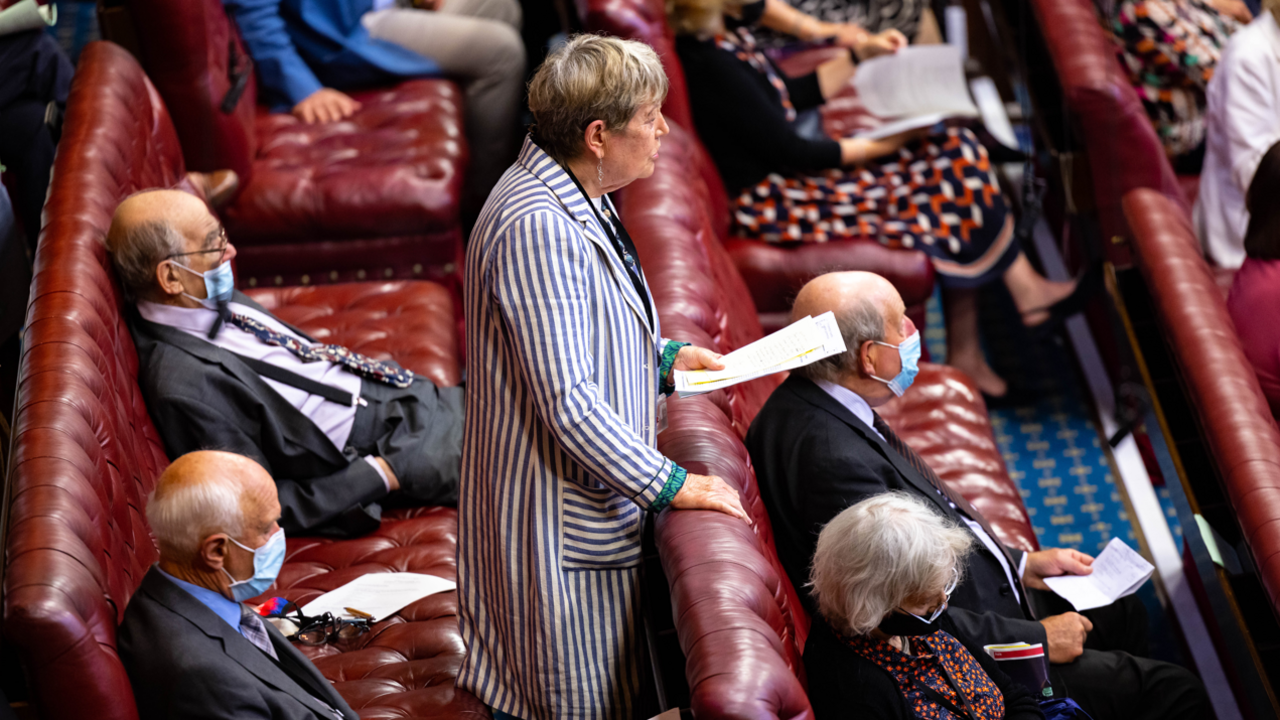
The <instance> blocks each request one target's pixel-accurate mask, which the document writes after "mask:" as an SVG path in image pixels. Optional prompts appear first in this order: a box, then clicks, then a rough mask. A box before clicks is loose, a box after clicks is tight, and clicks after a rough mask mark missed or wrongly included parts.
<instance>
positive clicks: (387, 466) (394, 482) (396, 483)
mask: <svg viewBox="0 0 1280 720" xmlns="http://www.w3.org/2000/svg"><path fill="white" fill-rule="evenodd" d="M374 460H376V461H377V462H378V467H380V468H382V472H383V473H384V474H386V476H387V484H388V485H389V486H390V487H391V492H395V491H396V490H399V489H400V478H398V477H396V471H395V470H392V469H391V463H389V462H387V461H386V460H383V459H382V458H380V457H375V458H374ZM677 495H678V493H677Z"/></svg>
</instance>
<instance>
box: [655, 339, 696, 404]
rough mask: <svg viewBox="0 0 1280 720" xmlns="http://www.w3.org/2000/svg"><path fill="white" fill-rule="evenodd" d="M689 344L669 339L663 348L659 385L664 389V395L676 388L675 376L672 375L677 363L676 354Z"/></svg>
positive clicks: (659, 369)
mask: <svg viewBox="0 0 1280 720" xmlns="http://www.w3.org/2000/svg"><path fill="white" fill-rule="evenodd" d="M688 344H689V343H687V342H676V341H675V340H668V341H667V344H666V345H665V346H663V348H662V359H661V360H659V362H658V387H659V388H661V389H662V394H664V395H670V394H671V392H672V391H673V390H675V389H676V382H675V378H673V377H670V375H671V368H672V367H673V366H675V364H676V355H679V354H680V348H682V347H684V346H686V345H688Z"/></svg>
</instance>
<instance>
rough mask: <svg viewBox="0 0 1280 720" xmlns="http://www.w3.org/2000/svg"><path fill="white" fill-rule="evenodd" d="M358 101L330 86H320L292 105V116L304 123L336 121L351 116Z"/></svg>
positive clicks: (355, 109) (357, 108)
mask: <svg viewBox="0 0 1280 720" xmlns="http://www.w3.org/2000/svg"><path fill="white" fill-rule="evenodd" d="M359 109H360V103H358V102H356V101H355V100H352V99H351V98H350V97H349V96H347V95H345V94H343V93H340V92H338V91H337V90H333V89H330V88H320V89H319V90H317V91H315V92H313V93H311V94H310V95H308V96H307V98H306V99H305V100H303V101H302V102H300V103H298V104H297V105H294V106H293V116H294V117H296V118H298V119H299V120H301V121H302V122H304V123H308V124H310V123H315V122H337V121H339V120H342V119H344V118H349V117H351V115H352V113H354V112H355V111H357V110H359Z"/></svg>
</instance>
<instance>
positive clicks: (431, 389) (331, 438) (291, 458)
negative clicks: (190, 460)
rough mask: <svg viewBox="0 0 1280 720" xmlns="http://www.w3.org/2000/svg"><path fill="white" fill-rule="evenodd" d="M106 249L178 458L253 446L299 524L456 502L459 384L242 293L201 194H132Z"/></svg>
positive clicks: (320, 528) (285, 522)
mask: <svg viewBox="0 0 1280 720" xmlns="http://www.w3.org/2000/svg"><path fill="white" fill-rule="evenodd" d="M107 249H108V250H109V251H110V253H111V258H112V261H113V262H114V264H115V268H116V274H117V276H118V277H119V278H120V281H121V283H122V284H123V285H124V289H125V292H126V293H127V294H128V295H129V297H130V298H131V299H132V300H133V301H134V302H135V304H136V307H135V308H132V309H131V312H130V313H129V321H130V327H131V329H132V331H133V338H134V343H135V344H136V345H137V348H138V360H139V368H138V381H139V384H141V386H142V392H143V396H144V397H145V398H146V402H147V409H148V410H150V412H151V417H152V419H153V420H155V423H156V429H157V430H158V431H159V433H160V438H161V439H162V440H163V441H164V444H165V449H166V450H167V451H168V453H169V457H177V456H179V455H183V454H185V453H188V452H191V451H193V450H206V449H216V450H229V451H232V452H236V453H239V454H241V455H245V456H248V457H251V458H253V459H254V460H256V461H257V462H258V463H259V464H261V465H262V466H263V467H264V468H266V469H267V472H269V473H271V475H272V476H273V477H275V480H276V486H277V488H278V490H279V494H280V504H281V506H282V515H281V519H280V525H281V526H282V527H284V528H285V530H287V531H288V532H290V533H303V532H305V533H309V534H322V535H331V536H350V535H356V534H361V533H365V532H369V531H370V530H373V529H375V528H377V527H378V523H379V521H380V519H381V507H380V504H381V503H384V502H391V503H399V504H419V505H443V504H453V503H456V502H457V497H458V496H457V485H458V472H459V464H460V460H461V452H462V418H463V405H462V403H463V393H462V388H437V387H436V386H435V385H433V384H432V383H431V381H429V380H427V379H426V378H423V377H421V376H415V375H414V374H413V373H412V372H410V371H408V370H404V369H402V368H400V366H398V365H396V364H395V363H393V362H380V361H377V360H373V359H372V358H368V357H366V356H364V355H361V354H359V353H355V352H352V351H350V350H348V349H346V348H343V347H340V346H336V345H323V344H319V343H316V342H315V341H313V340H312V339H311V338H309V337H307V336H306V335H305V334H304V333H302V332H301V331H299V330H297V329H296V328H293V327H290V326H288V325H286V324H285V323H283V322H281V321H279V320H277V319H276V318H275V317H273V316H272V315H271V314H270V313H269V312H267V311H266V309H264V308H263V307H262V306H260V305H258V304H257V303H255V302H253V301H252V300H250V299H249V298H248V297H246V296H245V295H243V294H241V293H239V292H236V291H235V290H234V288H233V284H234V281H233V278H232V274H231V261H232V259H234V258H235V255H236V250H235V246H233V245H231V244H230V243H229V242H228V241H227V236H226V233H225V232H224V231H223V229H222V226H221V225H219V224H218V221H217V219H216V218H214V216H213V215H211V214H210V213H209V210H208V208H206V207H205V205H204V203H203V202H201V201H200V200H199V199H197V198H196V197H195V196H193V195H189V194H187V193H184V192H180V191H176V190H153V191H148V192H143V193H138V194H135V195H133V196H131V197H129V198H127V199H126V200H125V201H124V202H123V203H121V204H120V207H119V208H117V209H116V214H115V217H114V218H113V219H112V222H111V230H110V231H109V232H108V234H107Z"/></svg>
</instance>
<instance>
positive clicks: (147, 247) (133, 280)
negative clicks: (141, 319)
mask: <svg viewBox="0 0 1280 720" xmlns="http://www.w3.org/2000/svg"><path fill="white" fill-rule="evenodd" d="M206 218H210V222H212V219H211V215H210V213H209V210H208V208H207V207H206V206H205V204H204V201H202V200H200V199H199V198H197V197H195V196H194V195H191V194H190V193H186V192H183V191H181V190H167V189H151V190H142V191H139V192H136V193H133V194H132V195H130V196H128V197H126V198H125V199H124V200H122V201H121V202H120V205H119V206H117V207H116V211H115V214H114V215H113V216H112V218H111V227H110V229H108V231H107V238H106V244H107V252H109V253H110V254H111V261H112V263H113V264H114V265H115V269H116V276H117V277H118V278H119V279H120V284H121V285H122V286H123V288H124V291H125V294H126V295H128V296H129V297H130V298H132V299H148V298H149V296H150V295H151V294H152V292H153V291H154V289H155V287H156V285H157V279H156V266H157V265H159V264H160V263H161V262H163V261H164V260H166V259H168V258H171V257H173V256H174V255H176V254H178V253H181V252H183V250H184V248H185V244H186V237H185V236H184V235H183V233H182V230H181V228H182V227H183V226H185V225H187V224H190V223H192V222H193V221H194V222H199V221H201V220H204V219H206Z"/></svg>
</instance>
